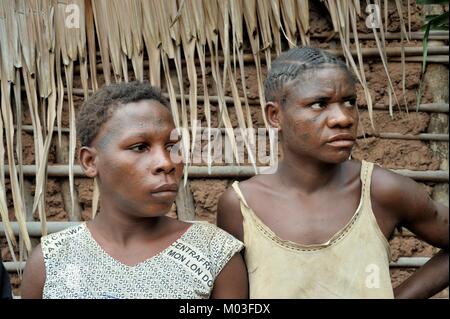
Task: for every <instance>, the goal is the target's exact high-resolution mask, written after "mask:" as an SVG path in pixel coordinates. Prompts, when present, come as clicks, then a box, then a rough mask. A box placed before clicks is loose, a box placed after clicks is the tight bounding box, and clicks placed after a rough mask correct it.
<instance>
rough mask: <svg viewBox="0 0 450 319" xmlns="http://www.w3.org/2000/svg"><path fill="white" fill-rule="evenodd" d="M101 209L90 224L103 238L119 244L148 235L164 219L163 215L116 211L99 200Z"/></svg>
mask: <svg viewBox="0 0 450 319" xmlns="http://www.w3.org/2000/svg"><path fill="white" fill-rule="evenodd" d="M100 207H101V209H100V212H99V213H98V215H97V216H96V217H95V219H94V220H93V221H91V222H90V226H91V227H92V228H94V230H95V232H96V233H97V234H98V235H100V236H101V237H103V238H104V239H106V240H108V241H111V242H115V243H117V244H120V245H126V244H127V243H128V242H129V241H130V240H132V239H134V238H137V237H142V236H148V235H149V234H151V233H153V235H155V236H157V234H156V232H155V230H156V229H157V228H158V227H159V226H160V225H161V223H162V222H163V221H164V218H165V217H164V216H159V217H146V218H139V217H134V216H130V215H129V214H126V213H123V212H120V211H117V209H113V208H112V207H108V204H107V203H105V202H104V201H101V206H100Z"/></svg>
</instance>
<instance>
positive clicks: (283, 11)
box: [0, 0, 408, 250]
mask: <svg viewBox="0 0 450 319" xmlns="http://www.w3.org/2000/svg"><path fill="white" fill-rule="evenodd" d="M322 2H323V3H324V4H325V6H326V8H327V10H328V14H329V16H330V19H331V21H332V25H333V28H334V32H335V33H336V34H338V35H339V37H340V43H341V45H342V48H341V49H340V50H341V51H342V52H343V55H344V57H345V58H346V60H347V62H348V63H349V65H350V66H351V68H352V69H353V70H354V72H355V74H356V75H357V77H358V79H359V81H360V82H361V84H362V85H363V86H364V88H365V90H364V92H365V97H366V100H367V104H368V107H369V111H370V112H371V110H372V108H371V106H372V100H371V96H370V93H369V90H368V89H367V85H366V79H365V74H364V68H363V64H364V60H363V54H362V53H361V45H360V43H359V41H358V30H357V20H358V19H361V15H362V13H363V12H362V8H361V4H360V1H359V0H349V1H339V0H325V1H322ZM375 2H376V3H377V4H379V5H381V3H380V1H375ZM395 2H396V4H397V9H398V10H399V11H401V9H402V5H401V3H400V1H399V0H396V1H395ZM362 3H364V6H365V1H363V2H362ZM399 16H400V17H403V14H402V12H399ZM405 25H407V22H406V21H402V29H401V34H402V38H404V39H407V38H408V32H407V31H406V28H405ZM309 28H310V19H309V3H308V0H271V1H269V0H262V1H256V0H227V1H223V0H161V1H160V0H155V1H148V0H127V1H123V0H87V1H85V0H2V1H1V3H0V46H1V58H0V79H1V110H2V117H1V120H0V138H1V139H2V140H5V141H6V145H4V144H3V143H2V144H1V145H0V179H1V182H0V213H1V218H2V221H3V224H4V226H5V229H6V234H7V238H8V240H9V241H10V242H11V244H15V238H14V236H13V233H12V230H11V228H10V227H9V226H8V224H9V223H8V221H9V219H8V206H7V201H6V190H5V171H4V163H5V157H6V158H7V161H8V163H9V164H12V163H15V164H21V163H22V158H21V151H17V156H15V154H14V153H15V148H18V150H20V149H21V144H20V143H21V138H20V134H17V133H16V131H15V127H16V128H17V130H19V132H20V128H21V125H22V124H21V121H20V120H19V121H18V120H17V119H21V118H22V116H21V114H22V112H23V111H24V110H23V109H22V100H21V98H22V97H21V88H25V91H26V98H27V104H28V107H29V112H30V114H31V118H32V124H33V128H34V146H35V162H36V167H37V173H36V189H35V198H34V205H33V211H36V210H37V211H38V212H39V216H40V219H41V221H42V222H43V223H42V232H43V233H44V234H45V233H46V228H45V218H46V217H45V201H44V194H45V190H46V179H47V178H46V166H47V157H48V154H49V149H50V144H51V140H52V136H53V131H54V127H57V128H58V136H59V137H60V136H61V122H62V119H61V117H62V109H63V100H64V99H68V101H69V102H68V108H69V117H70V121H69V128H70V138H69V140H70V143H69V165H70V168H71V170H72V169H73V167H74V158H75V156H74V152H75V145H76V143H75V140H76V136H75V129H74V128H75V108H74V102H73V100H74V99H73V94H74V87H73V80H74V70H75V68H79V74H80V79H81V86H82V90H83V93H84V96H85V97H86V96H88V95H89V92H91V91H92V90H94V91H95V90H97V89H98V87H99V84H98V79H99V74H102V76H103V77H104V80H105V82H106V83H107V84H108V83H110V82H114V81H128V80H129V79H128V74H129V70H128V68H129V64H128V62H129V61H131V65H132V69H133V73H134V77H135V78H136V79H139V80H143V79H144V73H145V72H144V67H145V65H146V64H145V63H144V60H148V64H147V65H148V68H149V81H150V83H151V84H152V85H156V86H160V85H161V84H162V83H165V86H166V88H167V93H168V95H169V97H170V102H171V108H172V113H173V115H174V118H175V121H176V124H177V125H178V126H180V127H184V128H188V126H189V125H190V126H191V129H192V130H191V132H193V134H195V132H196V130H195V128H196V125H197V124H196V122H197V107H198V105H197V95H198V93H197V87H198V85H197V74H201V79H202V83H201V85H202V86H203V92H204V93H203V94H204V97H203V99H204V103H203V105H204V110H205V113H206V119H207V122H208V123H207V125H208V127H209V126H210V125H211V120H210V119H211V110H210V102H209V101H210V97H209V95H208V94H209V93H208V89H207V83H206V75H205V74H206V71H205V70H206V68H207V67H209V68H210V69H211V73H212V77H213V81H214V86H215V91H216V92H217V100H218V106H219V109H220V114H221V122H222V124H223V126H224V127H225V128H231V127H232V125H231V121H230V114H229V112H230V111H229V109H228V108H227V104H229V102H227V101H228V100H227V99H226V98H225V94H224V88H225V85H226V83H230V84H231V93H232V98H233V104H234V107H235V108H234V110H235V112H236V115H237V119H238V123H239V126H240V127H241V128H246V127H251V126H252V119H251V117H250V111H249V105H248V101H247V96H246V90H245V89H244V90H243V92H244V93H243V94H244V96H243V98H244V99H243V100H242V99H241V98H242V97H240V96H239V94H238V89H237V81H236V74H237V73H241V76H240V78H241V81H242V85H243V86H244V88H245V85H246V84H245V76H244V74H243V72H244V57H245V56H246V54H247V52H244V43H249V45H250V51H251V54H252V59H253V61H254V65H255V66H256V70H257V86H258V95H259V101H260V104H261V107H263V106H264V92H263V85H262V82H263V75H262V69H263V62H265V64H266V65H267V66H268V67H269V66H270V62H271V59H272V58H273V54H275V55H277V54H279V53H280V52H281V51H282V50H283V49H284V47H283V45H286V44H287V45H288V46H295V45H300V44H301V45H307V44H308V43H310V39H309ZM372 31H373V32H374V34H375V39H376V43H377V47H378V49H379V51H380V52H381V57H382V60H383V63H384V64H385V65H386V63H387V59H386V55H385V53H384V52H385V51H384V46H385V41H384V29H383V27H382V28H381V29H373V30H372ZM350 38H354V41H353V44H352V45H350ZM97 50H98V51H99V55H97ZM355 51H356V55H355V54H352V52H355ZM99 62H101V69H102V70H101V72H98V71H99V70H98V69H97V63H99ZM171 65H174V66H175V69H176V74H177V77H176V79H175V80H174V79H173V77H171V76H170V66H171ZM183 66H185V67H186V70H187V74H184V73H183V72H184V71H183V70H184V68H183ZM198 66H200V67H198ZM161 71H162V72H161ZM386 74H387V67H386ZM186 76H187V78H188V80H189V87H188V88H187V89H186V88H185V86H184V85H183V79H184V78H185V77H186ZM387 78H388V88H389V90H390V92H391V93H392V94H393V97H394V99H393V101H395V100H396V95H395V91H394V90H393V87H392V83H391V82H390V79H389V76H388V77H387ZM22 81H23V83H22ZM173 81H177V82H178V83H173ZM175 88H179V89H175ZM75 89H76V88H75ZM78 89H79V88H78ZM177 96H178V98H179V102H178V100H177ZM14 114H15V115H14ZM189 123H190V124H189ZM226 132H227V136H228V138H229V139H230V140H231V141H232V143H233V144H234V136H233V134H232V131H230V130H227V131H226ZM193 140H194V138H193V137H192V136H190V137H189V136H185V144H186V145H190V143H191V141H193ZM8 167H9V170H10V171H9V176H10V177H9V178H10V183H11V188H12V195H13V201H14V214H15V218H16V220H17V221H18V223H19V225H20V226H21V228H20V230H21V234H22V238H23V240H24V243H25V246H26V248H27V250H30V249H31V243H30V239H29V237H28V234H27V231H26V227H25V218H24V214H23V212H24V211H25V209H24V203H23V193H22V191H21V189H22V186H23V174H22V172H21V166H20V165H18V166H17V167H16V166H15V165H9V166H8ZM69 178H70V185H71V188H70V189H71V192H73V180H74V178H73V171H71V172H70V174H69Z"/></svg>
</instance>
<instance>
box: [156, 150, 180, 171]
mask: <svg viewBox="0 0 450 319" xmlns="http://www.w3.org/2000/svg"><path fill="white" fill-rule="evenodd" d="M152 159H153V161H152V173H153V174H154V175H156V174H166V175H168V174H171V173H172V172H173V171H175V163H174V162H173V161H172V159H171V157H170V152H168V151H167V150H166V149H165V148H163V147H161V148H157V149H154V151H153V154H152Z"/></svg>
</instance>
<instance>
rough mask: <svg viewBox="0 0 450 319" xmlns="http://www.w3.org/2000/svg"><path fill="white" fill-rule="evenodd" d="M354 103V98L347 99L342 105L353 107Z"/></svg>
mask: <svg viewBox="0 0 450 319" xmlns="http://www.w3.org/2000/svg"><path fill="white" fill-rule="evenodd" d="M355 105H356V100H348V101H345V102H344V106H345V107H348V108H350V107H354V106H355Z"/></svg>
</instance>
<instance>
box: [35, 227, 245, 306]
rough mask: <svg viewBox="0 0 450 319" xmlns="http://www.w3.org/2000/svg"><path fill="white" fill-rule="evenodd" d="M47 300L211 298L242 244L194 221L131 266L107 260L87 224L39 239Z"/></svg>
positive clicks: (107, 256)
mask: <svg viewBox="0 0 450 319" xmlns="http://www.w3.org/2000/svg"><path fill="white" fill-rule="evenodd" d="M41 244H42V251H43V255H44V263H45V271H46V280H45V285H44V291H43V298H46V299H61V298H64V299H67V298H68V299H145V298H151V299H201V298H209V296H210V294H211V292H212V289H213V286H214V281H215V279H216V277H217V275H218V274H219V273H220V271H221V270H222V268H223V267H224V266H225V265H226V264H227V262H228V261H229V260H230V259H231V257H233V256H234V254H236V253H237V252H239V251H240V250H241V249H242V248H243V244H242V243H241V242H240V241H239V240H237V239H236V238H234V237H233V236H231V235H230V234H228V233H227V232H225V231H223V230H221V229H220V228H218V227H216V226H215V225H212V224H209V223H205V222H195V223H193V225H192V226H190V227H189V229H188V230H187V231H186V232H185V233H184V234H183V235H182V236H181V237H180V238H179V239H177V240H176V241H175V242H174V243H172V244H171V245H170V246H169V247H167V248H166V249H164V250H163V251H161V252H160V253H158V254H157V255H155V256H153V257H151V258H149V259H147V260H145V261H143V262H141V263H139V264H137V265H134V266H128V265H125V264H123V263H121V262H119V261H118V260H116V259H114V258H113V257H111V256H110V255H108V254H107V253H106V252H105V251H104V250H103V249H102V248H101V247H100V245H99V244H98V243H97V242H96V241H95V239H94V238H93V237H92V235H91V233H90V231H89V230H88V229H87V227H86V223H82V224H80V225H77V226H74V227H70V228H68V229H66V230H63V231H61V232H58V233H54V234H51V235H48V236H45V237H42V240H41Z"/></svg>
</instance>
